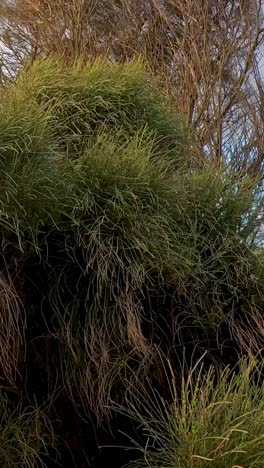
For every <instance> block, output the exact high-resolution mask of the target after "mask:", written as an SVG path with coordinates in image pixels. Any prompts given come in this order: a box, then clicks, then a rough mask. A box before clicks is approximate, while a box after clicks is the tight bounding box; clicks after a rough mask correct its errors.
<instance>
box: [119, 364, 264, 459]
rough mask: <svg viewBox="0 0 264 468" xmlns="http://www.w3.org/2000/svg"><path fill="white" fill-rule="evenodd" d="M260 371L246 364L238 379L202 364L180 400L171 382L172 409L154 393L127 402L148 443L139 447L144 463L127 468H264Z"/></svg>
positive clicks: (190, 377) (184, 385)
mask: <svg viewBox="0 0 264 468" xmlns="http://www.w3.org/2000/svg"><path fill="white" fill-rule="evenodd" d="M260 371H261V369H259V368H258V367H257V366H256V365H255V364H254V363H253V362H251V363H246V362H242V364H241V368H240V370H239V373H235V372H233V371H232V370H231V369H230V368H229V367H227V368H225V369H223V370H220V369H214V368H213V367H210V368H209V370H207V371H206V370H205V369H204V368H203V366H202V365H201V364H198V365H197V366H196V368H194V369H193V370H192V371H189V374H188V375H187V376H186V377H185V378H183V379H182V382H180V392H179V394H178V392H177V391H176V386H178V384H177V377H175V378H173V382H172V384H171V389H172V395H173V402H172V403H171V404H170V405H169V404H168V403H166V402H165V401H163V400H162V399H161V398H160V397H159V396H158V395H157V394H156V393H155V392H154V391H153V389H151V387H149V388H143V387H142V388H141V393H140V394H138V395H137V394H134V396H132V398H130V399H129V400H128V409H127V412H128V414H129V415H130V416H131V417H132V418H134V419H135V420H136V421H137V422H138V423H139V424H140V427H141V430H143V433H144V437H145V438H146V441H147V442H146V445H145V446H144V447H141V450H142V459H139V460H138V461H135V462H132V463H130V464H129V465H128V466H129V468H132V467H133V468H139V467H142V468H143V467H151V468H158V467H161V466H162V467H163V468H180V467H181V468H184V467H186V468H191V467H194V466H195V467H196V466H200V467H203V468H207V467H215V468H216V467H217V468H222V467H223V468H226V467H247V468H253V467H258V468H261V467H263V466H264V385H263V382H261V381H260V380H258V372H260ZM178 383H179V382H178ZM168 384H169V382H168ZM148 391H149V393H147V392H148ZM137 448H139V447H137Z"/></svg>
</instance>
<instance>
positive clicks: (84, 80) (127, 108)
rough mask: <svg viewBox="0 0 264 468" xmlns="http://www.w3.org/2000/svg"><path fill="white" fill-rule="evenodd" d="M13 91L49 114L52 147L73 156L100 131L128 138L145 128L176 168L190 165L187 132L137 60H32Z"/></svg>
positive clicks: (77, 154) (76, 155)
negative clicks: (63, 61)
mask: <svg viewBox="0 0 264 468" xmlns="http://www.w3.org/2000/svg"><path fill="white" fill-rule="evenodd" d="M16 89H17V92H18V93H20V94H21V95H23V96H25V97H26V99H29V100H30V101H33V100H35V101H36V102H37V103H39V104H41V105H42V106H43V107H44V108H45V109H47V108H48V109H49V110H50V112H51V114H52V121H53V124H54V125H55V129H54V130H55V136H56V141H57V144H58V146H59V147H60V148H62V149H63V150H64V151H66V152H67V154H68V155H70V156H71V157H73V158H74V157H78V156H79V153H80V151H82V150H83V149H84V148H85V145H86V144H87V142H90V141H91V139H92V138H93V136H94V135H95V134H96V133H97V132H98V130H100V129H101V128H103V129H104V130H113V131H117V130H119V129H121V130H122V131H124V132H126V135H127V136H133V134H135V132H137V131H139V130H141V129H142V128H144V127H146V129H147V131H149V132H152V133H155V139H156V144H157V146H158V148H159V149H160V151H161V152H162V151H164V150H165V151H166V152H170V153H171V156H173V157H174V160H175V161H176V163H177V165H179V164H181V165H182V164H183V163H184V164H187V165H189V164H190V152H189V151H188V141H189V136H188V130H187V129H186V128H184V126H183V124H182V123H181V121H180V119H179V118H178V117H177V116H176V115H175V114H173V113H172V112H169V111H168V109H167V107H166V100H165V98H164V97H162V96H161V94H160V93H159V92H158V91H157V89H156V87H155V86H154V84H153V80H152V81H151V80H150V79H149V77H148V75H147V72H146V71H145V69H144V68H143V66H142V64H140V63H139V62H134V63H127V64H115V65H114V66H113V65H112V64H110V63H108V62H104V61H102V60H95V61H93V62H92V63H82V62H77V63H76V64H74V65H70V66H65V65H64V64H62V63H59V62H57V61H55V60H53V59H49V60H45V61H43V62H41V61H37V62H35V63H34V65H33V66H32V68H31V69H30V71H28V72H27V73H26V74H25V75H23V74H22V76H21V77H20V79H19V80H18V83H17V84H16ZM120 137H121V135H120Z"/></svg>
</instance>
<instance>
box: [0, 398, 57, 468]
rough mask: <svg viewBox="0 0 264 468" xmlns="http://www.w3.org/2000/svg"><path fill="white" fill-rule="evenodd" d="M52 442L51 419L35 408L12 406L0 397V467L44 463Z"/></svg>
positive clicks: (40, 464)
mask: <svg viewBox="0 0 264 468" xmlns="http://www.w3.org/2000/svg"><path fill="white" fill-rule="evenodd" d="M52 444H53V434H52V428H51V425H50V421H49V420H48V418H47V416H46V415H45V414H44V413H43V411H41V410H39V409H38V408H34V407H32V408H31V407H28V408H26V409H23V408H22V406H21V405H18V406H17V407H14V408H13V409H11V408H10V407H9V405H8V401H7V399H6V397H4V396H2V395H1V397H0V465H1V467H3V468H13V467H16V466H17V467H19V468H22V467H25V468H31V467H32V468H33V467H36V466H39V467H42V466H43V467H44V466H47V465H46V463H45V462H44V458H43V456H46V455H47V454H48V447H49V446H51V445H52Z"/></svg>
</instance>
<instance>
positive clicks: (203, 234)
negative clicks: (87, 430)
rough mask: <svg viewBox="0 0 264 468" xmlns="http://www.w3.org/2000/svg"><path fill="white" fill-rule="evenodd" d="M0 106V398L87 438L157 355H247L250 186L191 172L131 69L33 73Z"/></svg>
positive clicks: (258, 290)
mask: <svg viewBox="0 0 264 468" xmlns="http://www.w3.org/2000/svg"><path fill="white" fill-rule="evenodd" d="M1 98H2V105H1V110H0V181H1V192H0V236H1V245H2V256H1V283H0V286H1V288H2V294H1V311H2V317H3V318H2V319H1V321H0V327H1V330H0V331H1V334H0V337H1V338H0V353H1V362H3V363H6V364H5V365H3V366H2V367H3V369H2V378H3V379H5V380H4V381H3V382H4V383H3V384H6V383H7V382H8V385H15V387H16V388H17V389H19V392H20V393H21V394H22V398H23V401H24V404H28V399H29V400H30V401H31V400H32V399H34V400H36V401H37V403H38V404H39V405H41V404H43V403H44V402H45V401H46V400H47V399H52V401H53V400H54V408H55V412H57V413H56V414H57V418H58V419H59V416H58V415H59V414H60V413H59V412H60V411H61V412H62V413H63V411H64V409H65V408H66V406H67V404H69V405H70V407H71V411H72V414H73V416H72V417H73V418H76V417H77V416H78V418H80V420H82V418H87V417H89V418H93V417H96V421H97V424H100V423H103V422H105V421H106V420H107V418H110V416H111V415H112V410H111V402H112V400H113V399H114V400H116V401H123V400H124V397H125V394H126V391H127V389H128V388H129V386H132V387H133V386H134V385H136V382H137V381H140V382H141V384H143V383H144V381H145V379H146V378H150V379H152V380H153V385H154V383H155V385H157V386H161V387H162V368H157V366H156V363H157V361H156V356H157V354H159V352H162V353H163V354H164V355H165V356H166V357H167V358H169V359H170V361H171V362H172V366H176V363H177V362H178V360H179V358H181V357H182V356H183V355H184V356H185V358H186V359H187V361H188V360H189V362H190V361H191V360H192V359H194V358H197V357H200V356H201V355H203V353H204V350H205V349H206V350H207V351H208V359H209V361H212V359H213V360H218V361H219V362H220V361H224V362H225V361H226V362H230V363H231V364H234V363H235V362H236V361H237V360H238V355H240V354H241V353H243V352H245V351H248V350H250V351H251V352H254V353H259V352H260V350H261V349H262V346H263V305H264V283H263V262H262V260H261V255H259V252H258V250H257V248H256V247H255V246H254V244H253V243H252V239H254V232H255V219H256V209H255V208H254V207H255V199H254V189H255V186H256V183H257V181H256V180H255V179H254V180H253V179H250V178H249V177H247V178H245V177H243V178H241V177H240V176H239V174H237V173H236V174H233V173H227V172H226V171H223V170H220V169H219V168H216V167H213V168H212V167H209V166H208V165H206V164H205V163H204V164H203V166H202V167H201V165H199V166H200V167H199V166H198V164H194V159H193V157H192V145H191V142H190V131H189V130H187V129H185V128H184V126H183V125H182V124H181V123H180V119H179V117H178V116H175V115H174V114H173V113H172V112H171V111H169V110H168V108H167V106H166V99H165V98H164V97H162V96H160V95H159V91H158V89H157V87H156V85H155V84H154V83H153V82H151V80H150V79H149V77H148V76H147V74H146V72H145V71H144V68H142V66H141V65H140V64H139V63H136V64H124V65H110V64H105V63H104V62H100V61H96V62H93V63H90V64H83V63H81V62H78V63H76V64H75V65H71V66H66V65H62V64H60V63H58V62H55V61H53V60H45V61H43V62H36V63H35V64H34V65H33V67H32V68H31V69H30V70H29V71H27V72H25V73H23V74H21V76H20V77H19V79H18V81H17V83H16V84H15V85H13V86H10V87H9V88H8V89H7V90H6V91H5V92H4V93H3V95H2V96H1ZM202 159H204V157H203V158H201V160H202ZM6 326H7V328H8V330H9V331H8V335H7V336H8V338H6V336H5V335H4V333H5V329H6ZM135 376H136V378H135ZM10 382H11V383H10ZM63 402H65V403H63ZM64 404H65V406H64ZM59 431H60V435H61V437H62V439H63V438H64V439H65V438H66V436H65V434H64V431H66V430H65V428H63V422H62V427H61V425H60V428H59ZM65 445H67V444H66V442H65ZM87 456H88V457H89V453H88V455H87ZM177 466H178V465H177Z"/></svg>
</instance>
